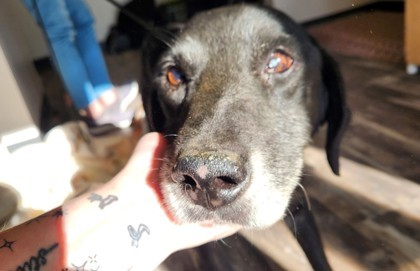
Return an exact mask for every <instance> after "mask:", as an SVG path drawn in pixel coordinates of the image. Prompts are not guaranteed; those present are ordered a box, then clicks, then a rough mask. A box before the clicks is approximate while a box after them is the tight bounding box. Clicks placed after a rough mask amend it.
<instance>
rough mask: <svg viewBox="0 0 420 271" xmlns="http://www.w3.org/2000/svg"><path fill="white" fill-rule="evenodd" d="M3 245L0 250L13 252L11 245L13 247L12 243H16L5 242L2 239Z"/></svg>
mask: <svg viewBox="0 0 420 271" xmlns="http://www.w3.org/2000/svg"><path fill="white" fill-rule="evenodd" d="M3 242H4V243H3V245H2V246H0V249H2V248H8V249H10V251H12V252H13V247H12V245H13V243H15V242H16V241H7V240H6V239H3Z"/></svg>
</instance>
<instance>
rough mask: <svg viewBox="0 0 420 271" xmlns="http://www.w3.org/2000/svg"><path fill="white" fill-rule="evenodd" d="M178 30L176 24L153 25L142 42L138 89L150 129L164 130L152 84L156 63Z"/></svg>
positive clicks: (158, 101) (157, 97) (157, 99)
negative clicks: (159, 26)
mask: <svg viewBox="0 0 420 271" xmlns="http://www.w3.org/2000/svg"><path fill="white" fill-rule="evenodd" d="M180 30H181V26H180V25H178V24H177V25H174V26H173V27H171V28H158V27H155V28H154V29H153V30H152V31H150V32H149V33H148V35H147V36H146V38H145V39H144V41H143V42H142V46H141V72H140V85H141V88H140V90H141V96H142V100H143V106H144V110H145V113H146V118H147V122H148V125H149V129H150V130H151V131H157V132H164V128H165V123H166V119H165V114H164V112H163V110H162V106H161V104H160V100H159V95H158V92H157V89H156V88H155V86H154V81H155V78H156V74H157V72H158V71H157V70H156V69H157V63H159V59H160V57H161V56H162V54H163V53H164V52H165V51H166V50H168V48H169V47H170V44H171V43H172V42H173V40H174V39H175V37H176V35H177V34H178V32H179V31H180Z"/></svg>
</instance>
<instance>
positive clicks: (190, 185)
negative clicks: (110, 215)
mask: <svg viewBox="0 0 420 271" xmlns="http://www.w3.org/2000/svg"><path fill="white" fill-rule="evenodd" d="M183 177H184V180H183V181H182V182H183V184H184V185H185V189H190V190H192V191H195V189H196V188H197V182H196V181H195V180H194V178H193V177H191V176H189V175H183Z"/></svg>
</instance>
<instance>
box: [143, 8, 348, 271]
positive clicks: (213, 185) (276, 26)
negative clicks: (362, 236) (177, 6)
mask: <svg viewBox="0 0 420 271" xmlns="http://www.w3.org/2000/svg"><path fill="white" fill-rule="evenodd" d="M158 36H159V37H160V38H159V39H156V38H150V39H149V41H148V42H147V45H146V46H145V47H144V50H143V65H142V66H143V69H144V70H143V72H142V75H141V82H140V85H141V86H142V87H141V89H142V98H143V103H144V106H145V110H146V115H147V119H148V122H149V125H150V128H151V129H152V130H155V131H158V132H161V133H163V134H165V135H166V136H167V139H168V143H169V144H168V146H169V147H168V149H167V152H166V157H165V162H164V163H163V168H162V170H161V188H162V191H163V194H164V198H165V202H166V204H167V206H168V208H169V210H170V211H171V212H172V213H173V214H174V215H175V217H177V218H178V219H179V220H181V221H186V222H196V221H211V222H214V223H237V224H241V225H243V226H244V227H248V228H264V227H268V226H270V225H272V224H273V223H275V222H276V221H278V220H279V219H282V218H283V216H284V214H285V211H286V208H287V207H288V206H289V202H290V200H291V197H292V194H293V192H294V190H295V188H296V186H297V184H298V183H299V181H300V179H301V174H302V168H303V149H304V148H305V146H306V145H307V144H308V143H309V141H310V138H311V135H312V134H313V133H314V132H315V131H316V130H317V128H318V127H319V126H320V125H322V124H323V123H325V122H327V123H328V135H327V143H326V150H327V157H328V161H329V163H330V165H331V168H332V170H333V171H334V172H335V173H336V174H338V151H339V144H340V140H341V136H342V133H343V131H344V128H345V127H346V125H347V122H348V116H349V113H348V110H347V108H346V105H345V99H344V92H343V88H342V85H341V78H340V74H339V73H338V70H337V67H336V66H335V63H334V61H333V60H332V59H331V58H330V57H329V56H328V55H327V54H325V53H324V52H323V50H321V49H320V48H319V47H318V46H317V45H316V44H315V42H314V41H313V40H312V39H311V38H310V37H309V36H308V35H307V34H306V32H305V31H304V29H303V28H302V27H301V26H299V25H298V24H296V23H295V22H293V21H292V20H291V19H290V18H288V17H287V16H286V15H284V14H283V13H281V12H279V11H276V10H272V9H269V8H265V7H259V6H254V5H235V6H229V7H224V8H219V9H214V10H211V11H207V12H204V13H201V14H199V15H197V16H195V17H193V18H192V19H191V20H190V21H189V22H188V23H187V24H186V25H185V27H183V28H182V29H181V30H180V31H179V33H178V34H177V35H174V36H173V35H169V34H165V33H163V34H162V33H160V34H159V35H158ZM165 36H166V38H162V37H165ZM293 204H294V206H292V207H290V209H291V210H292V212H293V213H294V215H295V217H296V228H297V231H298V237H299V236H300V240H299V238H298V240H299V242H300V243H301V245H302V247H303V248H304V250H305V252H306V253H307V255H308V257H309V259H310V261H311V264H312V265H313V267H314V268H315V269H329V266H328V263H327V262H326V260H325V256H324V255H323V252H322V248H321V243H320V241H319V237H318V234H317V230H316V227H315V223H314V221H313V218H312V216H311V214H310V213H309V212H308V210H307V207H306V206H305V204H304V203H302V202H299V201H298V202H297V203H293ZM293 227H294V226H293ZM313 249H315V250H320V251H321V252H320V253H318V251H311V250H313Z"/></svg>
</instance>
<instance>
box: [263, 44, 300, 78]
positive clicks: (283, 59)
mask: <svg viewBox="0 0 420 271" xmlns="http://www.w3.org/2000/svg"><path fill="white" fill-rule="evenodd" d="M292 65H293V58H292V57H291V56H289V55H288V54H287V53H285V52H284V51H282V50H276V51H274V52H273V53H272V54H271V56H270V59H269V60H268V63H267V66H266V68H265V70H266V72H267V73H283V72H285V71H287V70H288V69H289V68H290V67H292Z"/></svg>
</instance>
